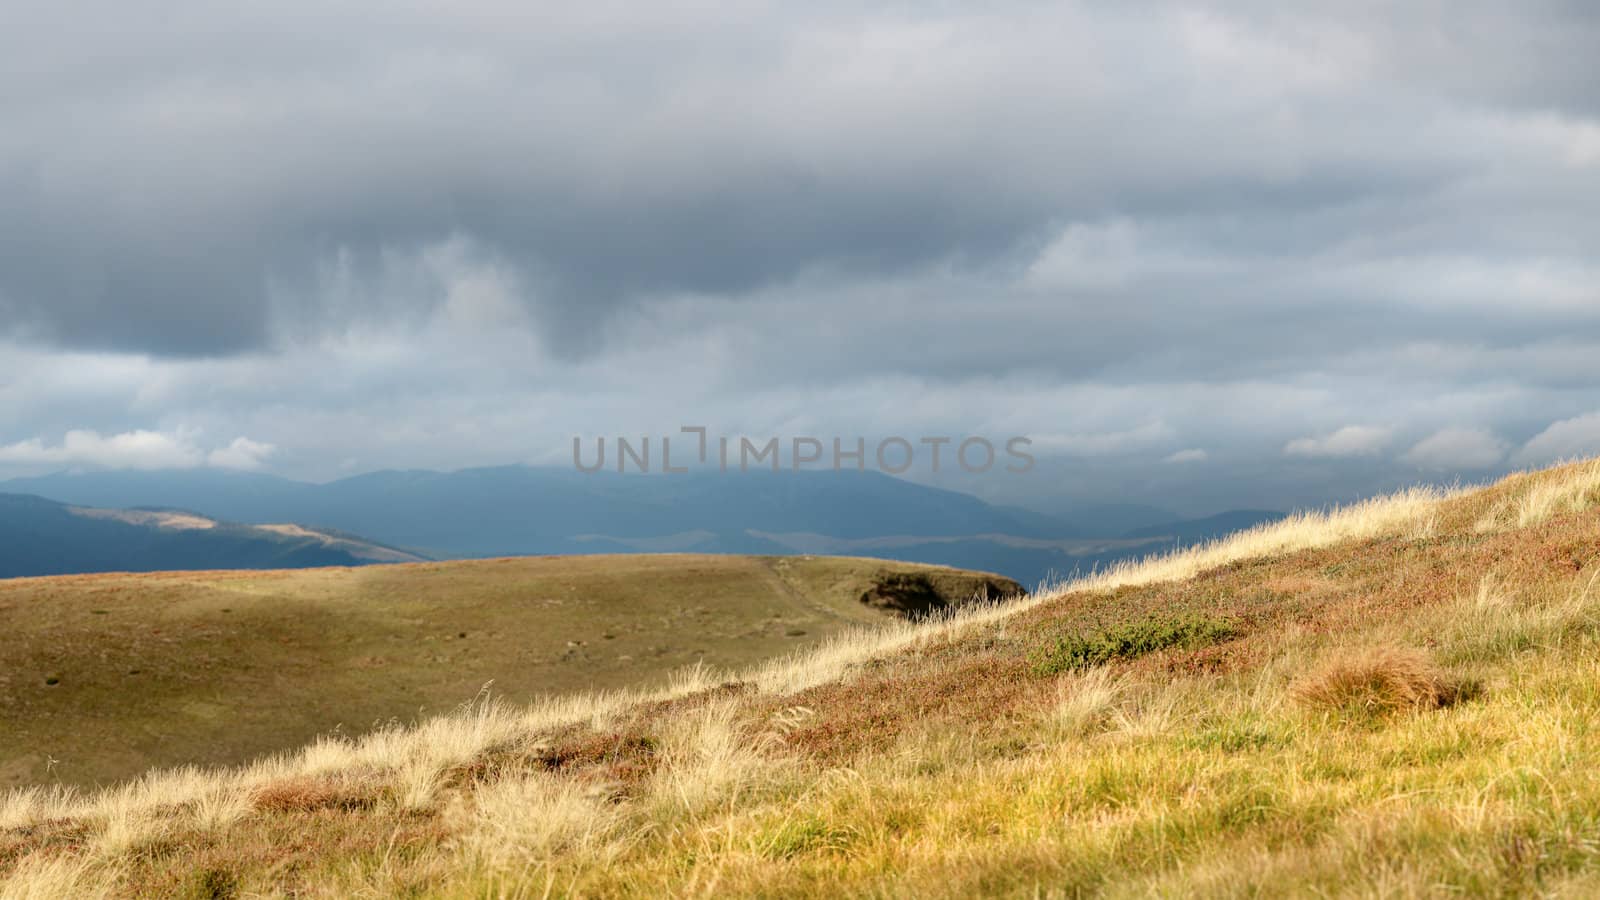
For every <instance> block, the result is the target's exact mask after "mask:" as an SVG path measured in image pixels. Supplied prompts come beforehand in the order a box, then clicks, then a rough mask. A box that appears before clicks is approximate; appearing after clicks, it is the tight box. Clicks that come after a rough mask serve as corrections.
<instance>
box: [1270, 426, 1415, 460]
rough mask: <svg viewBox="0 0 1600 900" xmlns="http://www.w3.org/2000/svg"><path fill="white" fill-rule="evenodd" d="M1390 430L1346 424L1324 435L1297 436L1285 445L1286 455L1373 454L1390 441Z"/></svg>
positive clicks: (1331, 455)
mask: <svg viewBox="0 0 1600 900" xmlns="http://www.w3.org/2000/svg"><path fill="white" fill-rule="evenodd" d="M1389 436H1390V431H1389V429H1387V428H1376V427H1373V426H1370V425H1346V426H1345V427H1343V428H1341V429H1339V430H1338V431H1335V432H1334V433H1332V434H1328V435H1324V436H1322V437H1303V438H1296V439H1294V440H1292V441H1290V442H1289V443H1287V444H1285V445H1283V452H1284V455H1285V456H1312V457H1341V456H1373V455H1375V454H1376V453H1377V452H1378V451H1379V450H1382V449H1383V448H1384V445H1386V444H1388V443H1389Z"/></svg>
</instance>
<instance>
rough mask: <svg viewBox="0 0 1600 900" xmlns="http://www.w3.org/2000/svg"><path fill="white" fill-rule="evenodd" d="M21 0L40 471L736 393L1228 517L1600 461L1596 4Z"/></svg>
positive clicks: (6, 194) (528, 448)
mask: <svg viewBox="0 0 1600 900" xmlns="http://www.w3.org/2000/svg"><path fill="white" fill-rule="evenodd" d="M7 19H8V27H7V29H5V31H4V33H3V34H0V121H3V122H4V126H5V127H4V128H3V129H0V336H3V337H0V340H3V341H4V343H3V344H0V414H3V418H0V424H3V426H4V430H3V431H0V474H4V472H5V471H19V472H20V471H24V470H35V469H37V468H39V467H41V466H49V465H57V466H59V465H70V464H82V465H108V464H116V449H117V448H118V447H126V448H134V449H137V450H138V451H139V453H138V454H135V455H134V456H131V457H130V459H133V460H135V461H134V462H130V463H129V464H130V465H151V464H153V463H151V462H150V460H174V461H177V462H178V463H181V464H186V465H207V464H222V465H228V464H239V465H241V466H248V467H266V468H268V469H276V470H279V471H283V472H285V473H286V474H295V475H303V476H308V477H332V476H334V475H338V474H342V473H345V472H350V471H361V470H365V469H369V468H375V467H379V466H409V465H419V466H420V465H426V466H437V467H446V468H449V467H456V466H461V465H471V464H480V463H491V462H505V461H511V460H518V459H522V460H530V461H538V462H556V461H559V449H560V448H562V447H564V446H566V445H567V442H569V441H570V438H571V436H572V435H574V434H617V433H641V434H642V433H661V432H663V431H668V430H674V429H676V428H677V427H678V425H680V424H688V423H696V422H698V423H711V424H713V425H714V426H716V427H719V428H720V429H721V430H723V431H725V432H727V433H738V432H745V433H750V434H780V433H781V434H792V433H818V434H844V435H851V434H856V433H867V434H885V433H903V434H911V435H913V436H915V435H930V434H944V433H956V434H962V433H990V434H1001V435H1009V434H1028V435H1031V436H1033V437H1034V438H1035V440H1036V442H1037V446H1038V449H1039V451H1040V452H1041V454H1042V455H1044V456H1046V457H1047V458H1046V460H1045V463H1044V464H1042V465H1041V466H1040V468H1039V472H1038V474H1037V475H1035V476H1034V477H1035V478H1036V479H1040V480H1041V481H1042V483H1034V484H1030V485H1027V486H1022V485H1018V484H1015V483H1011V482H1004V483H1002V482H998V481H996V482H992V483H988V482H986V483H971V484H960V485H956V486H960V487H965V488H970V489H974V490H979V491H981V492H984V493H986V494H989V495H991V496H994V497H996V498H998V499H1026V498H1029V497H1038V496H1040V495H1041V494H1049V495H1055V496H1057V497H1058V499H1059V502H1063V503H1064V502H1068V501H1070V500H1072V499H1073V498H1077V497H1083V496H1087V495H1089V494H1097V495H1099V496H1100V497H1101V498H1105V497H1121V496H1124V495H1126V496H1128V497H1138V498H1141V499H1145V500H1149V499H1151V498H1161V497H1165V498H1167V499H1168V500H1169V501H1170V502H1171V503H1172V504H1173V505H1176V506H1180V507H1181V506H1189V507H1193V508H1196V509H1200V508H1205V507H1208V506H1210V505H1214V504H1216V503H1225V502H1227V498H1228V497H1231V496H1235V495H1237V496H1238V497H1239V498H1240V505H1244V503H1245V502H1249V503H1252V504H1262V503H1276V504H1279V505H1285V504H1289V503H1302V502H1315V501H1317V500H1318V499H1319V498H1338V497H1342V496H1344V495H1347V494H1351V493H1353V492H1359V491H1362V490H1367V489H1379V488H1381V487H1384V486H1389V485H1392V484H1397V483H1403V482H1404V481H1405V480H1407V479H1414V478H1423V477H1427V478H1434V477H1447V476H1450V475H1463V476H1465V477H1479V476H1484V475H1487V474H1490V473H1492V472H1494V471H1498V470H1500V469H1501V468H1503V467H1504V466H1509V465H1519V464H1531V462H1532V461H1534V460H1535V458H1538V459H1540V460H1543V459H1545V458H1546V457H1549V456H1551V455H1552V454H1553V453H1555V452H1557V451H1559V452H1560V453H1563V454H1568V455H1570V454H1574V453H1583V452H1593V451H1595V450H1600V436H1597V435H1600V432H1597V430H1596V429H1595V428H1594V427H1593V417H1594V416H1595V415H1596V414H1600V413H1597V410H1600V391H1596V387H1597V384H1600V262H1597V260H1600V253H1597V251H1600V100H1597V99H1596V98H1597V96H1600V95H1597V94H1596V92H1595V91H1594V90H1593V88H1592V86H1593V85H1594V84H1596V83H1600V63H1597V62H1596V61H1595V60H1596V59H1600V52H1597V51H1600V13H1597V12H1595V10H1594V8H1593V6H1592V5H1590V4H1585V3H1578V2H1554V0H1552V2H1530V3H1523V4H1503V3H1488V2H1464V3H1462V2H1457V3H1446V2H1423V3H1413V4H1404V5H1385V4H1337V5H1329V4H1281V3H1272V4H1269V3H1264V2H1262V3H1254V2H1235V3H1215V4H1204V3H1202V4H1193V3H1176V2H1174V3H1167V2H1157V0H1141V2H1135V3H1124V4H1105V3H1067V4H1040V3H1026V2H1019V3H1002V4H985V5H982V6H981V7H974V6H970V5H968V6H958V5H943V4H932V5H921V6H914V7H906V6H904V5H900V4H882V5H866V6H863V5H859V4H833V3H818V4H804V5H797V4H786V5H779V4H776V3H728V2H690V3H662V4H649V5H646V6H640V5H638V4H607V3H600V4H585V5H583V6H582V7H581V8H580V7H575V6H572V5H569V4H560V5H558V4H534V5H530V4H499V3H476V2H466V3H450V4H442V3H440V4H430V3H401V4H392V3H384V4H379V3H370V2H354V3H335V4H306V3H299V2H287V3H281V4H273V5H270V6H252V7H250V8H248V9H247V10H244V11H241V10H239V9H226V8H224V7H220V6H217V5H215V4H180V3H168V4H157V5H155V6H153V7H142V8H140V9H138V10H134V9H132V8H130V7H128V6H127V5H126V4H113V3H104V4H90V5H89V6H85V5H82V4H79V5H76V6H75V7H74V8H73V9H72V10H71V11H70V13H69V12H68V11H64V10H62V9H60V8H59V5H48V4H42V3H38V4H36V3H30V2H19V3H13V4H11V7H10V8H8V14H7ZM72 435H76V437H75V438H74V437H71V436H72ZM157 435H159V436H162V437H161V438H160V440H157V439H156V438H155V437H154V436H157ZM90 436H92V437H93V440H90ZM127 436H135V437H127ZM240 441H244V442H245V443H239V442H240ZM73 446H76V447H78V448H80V450H81V452H79V453H77V454H73V453H70V452H69V448H71V447H73ZM267 447H270V448H272V451H271V452H270V453H266V452H257V451H256V450H255V449H253V448H267ZM152 448H155V449H152ZM155 450H160V451H161V452H160V453H156V452H155ZM132 452H133V451H132V450H130V453H132ZM162 454H165V455H162ZM1164 460H1171V461H1174V462H1182V463H1183V464H1182V465H1162V461H1164ZM1250 473H1254V474H1250ZM1202 481H1203V482H1205V484H1204V485H1201V484H1199V482H1202ZM1290 485H1302V486H1308V487H1302V488H1296V489H1293V490H1291V489H1290V487H1289V486H1290ZM1230 491H1231V492H1232V493H1230Z"/></svg>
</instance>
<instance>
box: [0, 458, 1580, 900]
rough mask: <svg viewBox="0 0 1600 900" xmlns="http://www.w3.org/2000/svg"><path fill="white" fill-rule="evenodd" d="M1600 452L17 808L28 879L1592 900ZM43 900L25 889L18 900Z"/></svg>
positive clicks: (684, 891) (136, 886)
mask: <svg viewBox="0 0 1600 900" xmlns="http://www.w3.org/2000/svg"><path fill="white" fill-rule="evenodd" d="M1597 511H1600V464H1596V463H1592V462H1591V463H1584V464H1579V465H1573V466H1568V467H1565V468H1561V469H1556V470H1551V471H1547V472H1540V473H1532V474H1527V475H1519V476H1514V477H1512V478H1509V479H1507V480H1505V481H1504V482H1501V483H1500V484H1497V485H1495V486H1493V487H1491V488H1489V489H1485V490H1479V491H1473V492H1466V493H1461V494H1456V495H1442V494H1438V493H1434V492H1428V491H1417V492H1411V493H1409V494H1404V495H1400V496H1397V497H1393V498H1386V499H1384V500H1379V501H1374V502H1371V503H1367V504H1362V505H1359V506H1356V507H1353V508H1350V509H1345V510H1339V511H1335V512H1334V513H1332V514H1329V515H1327V516H1297V517H1292V518H1291V519H1289V520H1286V521H1284V522H1280V523H1276V524H1273V525H1269V526H1264V527H1262V528H1260V529H1258V530H1255V531H1253V532H1250V533H1247V534H1244V535H1242V536H1239V537H1237V538H1234V539H1232V540H1229V541H1226V542H1223V543H1221V544H1216V545H1211V546H1207V547H1202V548H1197V549H1194V550H1190V551H1185V552H1182V553H1178V554H1174V555H1170V556H1167V557H1164V558H1160V559H1156V560H1152V561H1150V562H1148V563H1146V564H1143V565H1138V566H1128V567H1123V568H1120V569H1118V570H1115V571H1111V572H1107V573H1104V574H1103V575H1101V576H1098V577H1096V578H1094V579H1092V580H1087V581H1083V582H1080V583H1077V584H1075V585H1070V586H1067V587H1066V588H1064V589H1062V590H1060V591H1058V592H1055V593H1052V594H1049V595H1045V596H1040V597H1034V598H1030V599H1028V600H1026V601H1023V602H1020V603H1016V604H1012V605H1010V606H1007V607H1003V608H999V609H981V610H975V611H973V612H972V613H970V614H968V615H965V616H962V617H960V618H957V619H953V620H949V621H944V622H935V623H929V624H923V625H909V624H908V625H901V626H896V627H893V628H889V629H886V630H882V631H879V632H878V633H876V634H873V635H869V636H857V637H854V638H851V639H844V640H840V641H838V642H835V643H833V644H831V645H829V646H827V647H825V648H823V649H821V650H819V651H817V652H816V653H813V654H809V655H804V656H800V657H796V658H794V659H791V660H788V661H785V662H782V663H778V664H771V665H767V666H764V667H762V668H759V669H756V670H752V671H751V672H749V673H747V674H746V675H744V676H742V677H740V678H737V679H733V680H729V681H724V680H723V679H720V678H703V679H699V680H697V681H687V680H686V681H683V682H680V683H678V684H677V685H675V686H673V687H672V688H671V689H669V690H665V691H660V692H656V693H654V694H651V695H647V696H632V697H618V696H607V697H590V698H579V699H569V700H562V701H553V702H551V703H547V704H544V705H541V706H537V707H534V708H529V709H508V708H499V707H495V706H493V705H479V706H476V707H474V708H472V709H470V710H466V711H463V712H462V713H460V714H458V715H456V716H454V717H450V718H445V719H439V720H434V721H431V722H428V723H425V724H423V725H421V726H419V727H418V728H416V729H411V730H401V729H397V730H394V731H391V732H385V733H382V734H379V735H374V736H372V737H370V738H368V739H366V740H363V741H360V742H323V743H321V744H319V745H316V746H314V747H311V748H308V749H307V750H306V751H304V752H303V753H301V754H299V755H297V756H294V757H288V758H283V759H279V760H275V761H268V762H263V763H260V764H257V765H255V766H253V767H250V768H247V769H241V770H238V771H234V772H227V773H216V774H207V775H197V774H192V773H190V774H186V773H173V774H170V775H167V776H164V777H161V778H157V779H152V780H150V781H147V782H144V783H142V784H140V785H137V786H134V787H131V788H127V789H124V790H120V791H116V792H111V793H108V794H104V795H101V796H96V797H89V798H83V799H73V798H61V797H50V796H44V795H39V794H27V795H14V796H13V797H12V799H11V800H10V801H9V803H8V805H7V808H6V811H5V812H4V813H3V814H0V828H3V829H5V830H4V831H3V832H0V833H3V834H5V835H6V836H7V837H6V838H5V839H4V840H6V841H8V843H6V844H0V860H9V862H0V865H9V866H10V867H11V871H12V872H13V873H14V875H15V878H16V883H17V884H18V885H22V886H24V887H26V888H28V889H32V890H34V891H35V892H36V893H35V894H34V895H35V896H50V895H66V894H68V893H70V892H72V891H87V890H90V889H93V888H94V887H96V886H100V885H110V890H112V891H114V892H117V893H124V894H135V893H140V892H144V893H154V894H160V893H173V892H177V891H180V890H187V891H191V892H196V893H199V892H201V891H208V892H209V893H210V895H213V896H215V895H226V894H227V893H229V892H231V891H240V892H244V891H260V892H265V893H283V892H295V893H298V894H301V895H305V896H352V895H376V896H391V895H400V894H412V895H428V896H452V897H453V896H463V897H464V896H528V895H538V896H568V895H585V896H593V895H635V896H663V895H671V896H681V895H690V894H695V895H700V894H717V895H742V896H766V897H771V896H812V895H876V896H890V895H892V896H917V897H946V896H949V897H954V896H971V895H975V894H983V895H1008V896H1019V897H1021V896H1029V897H1032V896H1040V895H1050V896H1085V895H1114V896H1151V895H1154V896H1306V895H1320V896H1334V895H1338V896H1374V895H1398V896H1422V895H1451V896H1455V895H1466V896H1512V895H1529V894H1545V895H1566V896H1575V897H1576V896H1593V895H1594V894H1595V893H1596V891H1597V889H1600V780H1597V779H1596V778H1595V777H1594V772H1595V771H1597V770H1600V689H1597V687H1596V685H1600V589H1597V585H1600V516H1597ZM20 889H21V888H19V890H20Z"/></svg>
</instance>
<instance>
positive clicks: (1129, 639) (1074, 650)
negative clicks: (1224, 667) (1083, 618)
mask: <svg viewBox="0 0 1600 900" xmlns="http://www.w3.org/2000/svg"><path fill="white" fill-rule="evenodd" d="M1238 634H1239V629H1238V628H1237V627H1235V626H1234V625H1233V623H1231V622H1228V621H1226V620H1224V619H1202V618H1187V619H1184V618H1172V617H1167V616H1151V617H1150V618H1147V619H1142V620H1140V621H1137V622H1125V623H1121V624H1118V625H1113V626H1110V627H1108V628H1104V629H1102V630H1101V631H1100V632H1098V633H1096V634H1092V635H1089V636H1087V637H1086V636H1083V635H1081V634H1069V635H1065V636H1063V637H1059V638H1057V639H1056V641H1055V643H1054V644H1053V645H1051V646H1048V647H1045V648H1044V649H1043V650H1041V651H1039V652H1037V653H1035V654H1034V659H1033V671H1034V672H1035V673H1036V674H1039V675H1055V674H1058V673H1060V672H1075V671H1078V670H1080V669H1088V668H1092V667H1094V666H1098V665H1103V664H1105V663H1108V662H1111V661H1112V660H1114V659H1132V658H1133V657H1136V656H1143V655H1144V654H1146V653H1154V652H1155V651H1157V650H1166V649H1168V648H1169V647H1203V646H1205V645H1207V644H1215V643H1217V642H1219V641H1225V640H1227V639H1229V638H1231V637H1235V636H1237V635H1238Z"/></svg>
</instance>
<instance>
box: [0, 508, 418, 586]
mask: <svg viewBox="0 0 1600 900" xmlns="http://www.w3.org/2000/svg"><path fill="white" fill-rule="evenodd" d="M417 559H419V557H418V556H417V555H415V554H411V553H406V552H403V551H398V550H394V549H392V548H388V547H383V546H380V545H377V544H373V543H371V542H370V541H364V540H361V539H359V538H355V537H353V536H350V535H344V534H334V533H323V532H316V531H311V530H308V529H304V528H299V527H296V526H292V525H279V526H276V527H271V526H268V527H263V526H254V525H236V524H231V523H227V522H219V521H216V520H215V519H211V518H209V517H205V516H200V515H197V514H194V513H190V512H187V511H183V510H175V509H102V508H86V507H81V506H70V505H67V504H64V503H58V502H56V501H54V500H47V499H45V498H43V497H36V496H31V495H27V494H0V578H15V577H22V576H32V575H68V574H79V573H85V572H151V571H160V570H165V569H294V568H304V567H308V566H354V565H363V564H366V563H373V562H408V561H415V560H417Z"/></svg>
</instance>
